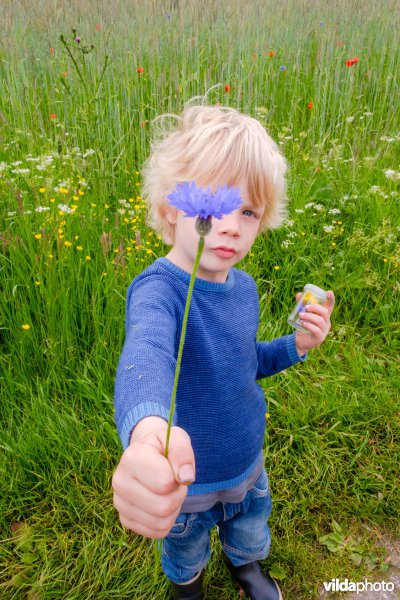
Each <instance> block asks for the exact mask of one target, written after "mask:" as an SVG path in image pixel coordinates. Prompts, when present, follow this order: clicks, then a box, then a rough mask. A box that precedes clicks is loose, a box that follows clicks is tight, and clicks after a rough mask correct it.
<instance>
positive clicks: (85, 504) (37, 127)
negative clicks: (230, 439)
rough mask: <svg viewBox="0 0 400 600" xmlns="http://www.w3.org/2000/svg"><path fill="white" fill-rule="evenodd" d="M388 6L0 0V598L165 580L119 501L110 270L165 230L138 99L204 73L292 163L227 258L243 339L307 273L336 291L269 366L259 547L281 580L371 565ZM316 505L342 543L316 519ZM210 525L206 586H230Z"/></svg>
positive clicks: (392, 217) (381, 415) (183, 95)
mask: <svg viewBox="0 0 400 600" xmlns="http://www.w3.org/2000/svg"><path fill="white" fill-rule="evenodd" d="M398 21H399V18H398V11H397V10H396V3H395V2H386V3H384V4H382V3H376V2H373V1H372V0H370V1H368V2H364V3H359V2H356V1H350V2H344V1H340V2H339V3H338V4H337V5H336V6H335V7H333V6H328V5H327V4H326V3H324V2H314V3H310V2H294V1H291V0H285V2H283V3H280V2H276V1H275V0H274V1H273V2H270V3H261V2H253V3H245V2H242V1H239V0H236V1H235V2H227V1H222V2H218V3H217V2H214V1H212V0H207V1H205V2H204V3H201V4H200V3H197V2H194V0H187V1H186V2H161V1H158V2H155V3H149V2H135V3H124V2H120V1H117V2H114V3H112V4H110V7H108V6H106V5H101V4H100V3H97V2H94V1H93V2H88V1H86V3H83V2H77V1H76V0H71V2H69V3H68V7H64V9H63V10H60V9H59V8H58V5H57V3H51V2H49V1H48V0H42V1H41V2H37V3H31V4H29V5H27V4H26V3H25V2H22V1H15V2H12V3H11V2H8V3H5V2H4V3H2V6H1V8H0V23H1V28H2V33H3V35H2V36H1V41H0V199H1V210H0V288H1V292H2V293H1V295H0V350H1V356H0V397H1V409H0V410H1V412H0V415H1V429H0V447H1V453H0V481H1V494H0V530H1V549H0V596H1V598H5V599H7V600H8V599H16V600H17V599H18V600H19V599H23V598H28V599H29V600H34V599H35V600H38V599H40V600H42V599H43V600H44V599H46V600H49V599H53V598H68V599H69V600H72V599H86V598H99V599H101V598H103V599H108V598H126V599H128V598H129V599H132V598H135V599H138V600H146V599H157V598H158V599H160V600H162V599H164V598H166V597H167V591H166V590H167V586H166V582H165V580H164V578H163V576H162V573H161V572H160V571H159V570H158V569H157V568H156V567H155V565H154V548H153V546H152V544H151V543H150V542H149V541H146V540H141V539H140V538H138V537H137V536H135V535H134V534H132V533H129V532H127V531H124V530H123V529H122V527H121V526H120V525H119V521H118V516H117V514H116V512H115V510H114V509H113V507H112V492H111V476H112V473H113V471H114V469H115V467H116V465H117V463H118V460H119V457H120V454H121V448H120V444H119V440H118V437H117V434H116V430H115V425H114V422H113V400H112V395H113V385H114V376H115V370H116V365H117V361H118V356H119V353H120V351H121V347H122V343H123V336H124V324H123V320H124V309H125V306H124V299H125V291H126V288H127V285H128V284H129V282H130V280H131V279H132V278H133V277H134V276H135V275H136V274H138V273H139V272H140V271H141V270H142V269H143V268H145V267H146V266H147V265H148V264H150V262H152V261H153V260H154V258H155V257H157V256H162V255H163V254H165V253H166V251H167V248H166V247H165V246H164V245H163V244H162V243H161V241H160V240H158V239H157V236H156V235H155V234H152V232H150V231H148V228H147V227H146V225H145V221H144V214H145V206H144V203H143V201H142V199H141V198H140V184H141V177H140V170H141V166H142V164H143V162H144V160H145V158H146V157H147V155H148V152H149V147H150V139H151V135H152V130H153V125H152V123H151V120H152V119H153V118H154V117H156V116H157V115H160V114H162V113H165V112H177V111H180V110H181V109H182V107H183V103H184V102H185V101H187V100H188V99H190V98H191V97H193V96H196V95H202V94H204V93H206V92H207V90H211V91H210V92H209V96H208V98H209V101H210V102H212V103H215V102H220V103H221V104H223V105H230V106H234V107H237V108H239V109H240V110H243V111H245V112H247V113H249V114H251V115H253V116H256V117H257V118H259V119H260V120H261V121H262V122H263V124H264V125H265V126H266V127H267V129H268V130H269V131H270V132H271V134H272V135H273V136H274V137H275V138H276V139H277V140H278V141H279V142H280V143H281V147H282V150H283V152H284V154H285V156H286V157H287V159H288V162H289V164H290V171H289V188H288V195H289V198H290V204H289V215H288V218H289V221H288V222H287V223H286V224H285V225H284V226H283V227H281V228H280V229H279V230H277V231H273V232H270V233H268V234H267V235H265V236H263V237H260V238H258V240H257V241H256V243H255V245H254V248H253V250H252V252H251V253H250V254H249V255H248V256H247V257H246V259H245V260H244V261H243V262H242V264H241V267H242V268H244V269H246V270H247V271H248V272H249V273H251V275H252V276H253V277H254V278H255V280H256V281H257V284H258V288H259V294H260V300H261V306H260V331H259V338H260V339H272V338H273V337H276V336H279V335H283V334H285V333H288V332H289V331H290V328H289V326H288V325H287V324H286V318H287V315H288V314H289V312H290V310H291V308H292V306H293V302H294V297H295V293H296V291H298V290H300V289H302V287H303V285H304V284H305V283H307V282H310V283H315V284H317V285H320V286H321V287H324V288H325V289H333V290H334V291H335V294H336V298H337V302H336V307H335V311H334V314H333V328H332V332H331V334H330V335H329V336H328V338H327V340H326V342H325V343H324V344H323V346H321V347H320V348H318V349H316V350H314V351H313V352H311V353H310V355H309V357H308V360H307V361H306V363H305V364H302V365H300V366H297V367H294V368H292V369H290V370H288V371H287V372H284V373H282V374H281V375H279V376H277V377H274V378H272V379H270V380H264V381H263V382H262V385H263V387H264V389H265V392H266V396H267V398H268V400H269V413H270V420H269V422H268V427H267V433H266V445H265V451H266V465H267V468H268V472H269V475H270V482H271V488H272V492H273V499H274V509H273V514H272V517H271V529H272V535H273V545H272V549H271V555H270V557H269V558H268V560H267V561H266V563H265V565H266V566H267V567H269V568H271V566H272V565H274V564H275V565H278V566H280V567H282V568H283V569H284V571H285V577H284V578H283V579H282V582H281V583H282V588H283V590H284V592H285V598H288V599H293V600H294V599H296V600H302V599H304V600H305V599H307V598H316V597H317V590H318V588H319V587H321V586H322V582H323V581H329V580H330V579H332V578H334V577H338V578H341V579H344V578H345V577H349V578H352V579H353V580H354V581H357V580H361V579H363V578H364V576H365V575H366V574H367V575H368V577H369V578H371V579H372V578H373V577H375V576H376V577H378V578H379V579H383V578H384V573H382V572H380V569H384V568H385V562H384V560H385V556H384V554H382V555H380V554H379V553H378V554H377V555H375V554H374V552H375V545H376V543H377V541H378V540H379V538H380V536H381V534H382V533H388V534H390V535H398V529H397V528H398V522H399V493H398V472H397V473H396V470H397V469H398V467H397V463H398V460H397V457H398V453H399V422H400V413H399V402H398V399H399V383H400V381H399V379H400V378H399V370H398V367H399V360H398V356H399V329H400V328H399V324H400V310H399V307H400V301H399V298H400V295H399V293H400V284H399V272H400V269H399V265H400V252H399V233H400V208H399V196H400V194H399V177H400V175H399V174H398V169H399V166H398V165H399V156H400V153H399V142H400V124H399V111H398V107H397V102H398V100H397V98H398V85H399V79H398V78H399V62H400V61H399V51H398V45H396V44H394V43H393V42H394V40H395V39H396V38H395V33H396V32H397V30H398V27H399V22H398ZM72 28H75V29H76V30H77V35H79V36H80V37H81V42H80V44H77V43H76V42H75V41H74V36H73V35H72V33H71V30H72ZM60 35H63V36H64V38H65V40H66V42H67V45H68V48H69V49H70V51H71V55H72V56H73V57H74V60H75V61H77V65H78V69H79V73H78V71H77V69H76V68H74V64H73V61H72V58H71V55H69V54H68V52H67V49H66V46H65V45H63V44H62V42H61V41H60ZM92 44H93V45H94V48H93V50H91V45H92ZM82 48H87V50H88V53H87V54H85V55H84V61H83V53H82ZM51 49H52V50H51ZM271 51H273V52H274V53H275V54H274V56H273V57H270V56H269V53H270V52H271ZM107 56H108V57H109V58H106V57H107ZM353 57H358V58H359V63H357V64H356V65H354V66H352V67H350V68H348V67H346V65H345V61H346V60H347V59H349V58H353ZM139 66H142V67H143V69H144V72H143V73H138V72H137V68H138V67H139ZM282 66H285V67H286V69H285V70H281V69H280V67H282ZM227 84H229V85H230V86H231V91H229V92H225V90H224V86H225V85H227ZM310 101H312V103H313V108H312V109H309V108H308V103H309V102H310ZM50 115H55V116H52V117H51V116H50ZM88 151H89V152H88ZM19 162H20V164H13V163H19ZM38 166H39V167H40V169H38V168H37V167H38ZM27 169H29V171H27ZM388 170H392V171H393V172H394V173H393V172H392V173H391V172H389V173H386V172H387V171H388ZM55 188H57V191H55ZM79 192H80V193H79ZM59 205H66V206H67V207H68V210H66V209H65V208H64V209H63V210H60V207H59ZM73 206H75V207H76V208H75V209H73V210H72V212H70V211H71V209H72V207H73ZM39 207H42V208H41V209H39V210H37V209H38V208H39ZM43 208H44V209H45V210H43ZM123 211H124V212H123ZM299 211H300V212H299ZM338 211H340V212H338ZM324 227H325V229H324ZM136 232H140V234H141V240H142V243H141V244H137V233H136ZM35 236H36V237H35ZM65 242H67V244H65ZM23 325H29V329H23V328H22V326H23ZM333 521H336V522H337V523H339V524H340V525H341V527H342V530H343V538H344V540H342V542H343V543H342V544H341V545H340V544H338V548H337V549H338V550H340V548H341V551H339V552H335V553H333V552H331V551H330V550H329V549H328V548H327V546H326V545H324V544H322V541H321V540H320V538H321V537H322V536H323V535H327V534H330V533H331V532H332V530H333ZM212 539H213V555H212V560H211V562H210V564H209V565H208V567H207V572H206V579H205V585H206V591H207V596H206V597H207V598H210V600H212V599H213V598H215V599H216V598H220V599H222V600H228V599H231V598H233V597H235V591H234V587H233V586H232V584H231V583H230V582H229V581H228V576H227V572H226V571H225V570H224V567H223V566H221V554H220V552H221V551H220V548H219V546H218V543H217V540H216V536H215V533H213V537H212ZM357 540H358V546H359V550H358V555H359V557H361V558H358V559H357V557H355V556H354V555H352V551H351V547H352V546H351V542H354V543H355V542H356V541H357ZM339 546H340V548H339ZM374 565H375V569H374V571H372V572H370V571H369V569H370V568H371V566H374Z"/></svg>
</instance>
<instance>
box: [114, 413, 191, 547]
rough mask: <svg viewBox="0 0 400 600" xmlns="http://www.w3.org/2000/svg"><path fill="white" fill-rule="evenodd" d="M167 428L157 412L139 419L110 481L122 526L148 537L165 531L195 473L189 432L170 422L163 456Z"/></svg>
mask: <svg viewBox="0 0 400 600" xmlns="http://www.w3.org/2000/svg"><path fill="white" fill-rule="evenodd" d="M149 424H150V428H149V427H148V425H149ZM166 431H167V423H166V422H165V421H164V420H163V419H160V418H158V417H148V418H146V419H143V421H140V422H139V423H138V425H137V426H136V427H135V429H134V432H133V434H132V438H131V444H130V446H129V447H128V448H127V449H126V450H125V452H124V453H123V455H122V457H121V460H120V463H119V465H118V467H117V469H116V471H115V473H114V476H113V480H112V486H113V488H114V506H115V508H116V509H117V511H118V512H119V518H120V521H121V523H122V525H123V526H124V527H127V528H128V529H131V530H132V531H135V532H136V533H139V534H140V535H143V536H145V537H149V538H164V537H165V536H166V535H167V534H168V533H169V531H170V529H171V527H172V525H173V524H174V523H175V520H176V517H177V516H178V514H179V512H180V509H181V506H182V503H183V501H184V499H185V498H186V495H187V485H188V484H189V483H192V482H193V481H194V477H195V467H194V454H193V450H192V446H191V443H190V438H189V436H188V434H187V433H186V432H185V431H184V430H183V429H181V428H180V427H172V429H171V437H170V445H169V450H168V458H165V457H164V443H165V436H166Z"/></svg>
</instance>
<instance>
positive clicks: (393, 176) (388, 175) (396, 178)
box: [385, 169, 400, 181]
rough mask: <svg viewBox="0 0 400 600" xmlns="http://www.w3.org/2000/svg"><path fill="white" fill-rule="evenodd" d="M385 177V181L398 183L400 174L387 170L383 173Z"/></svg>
mask: <svg viewBox="0 0 400 600" xmlns="http://www.w3.org/2000/svg"><path fill="white" fill-rule="evenodd" d="M385 175H386V178H387V179H390V180H391V181H399V179H400V173H398V172H397V171H394V170H393V169H387V170H386V171H385Z"/></svg>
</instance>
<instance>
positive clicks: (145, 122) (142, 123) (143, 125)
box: [139, 121, 148, 127]
mask: <svg viewBox="0 0 400 600" xmlns="http://www.w3.org/2000/svg"><path fill="white" fill-rule="evenodd" d="M147 123H148V121H140V123H139V125H140V127H146V125H147Z"/></svg>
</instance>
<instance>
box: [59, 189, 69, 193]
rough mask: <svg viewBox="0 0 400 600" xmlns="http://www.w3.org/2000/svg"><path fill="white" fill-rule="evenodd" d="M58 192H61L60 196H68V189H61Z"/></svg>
mask: <svg viewBox="0 0 400 600" xmlns="http://www.w3.org/2000/svg"><path fill="white" fill-rule="evenodd" d="M58 191H59V192H60V194H68V190H67V188H59V190H58Z"/></svg>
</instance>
